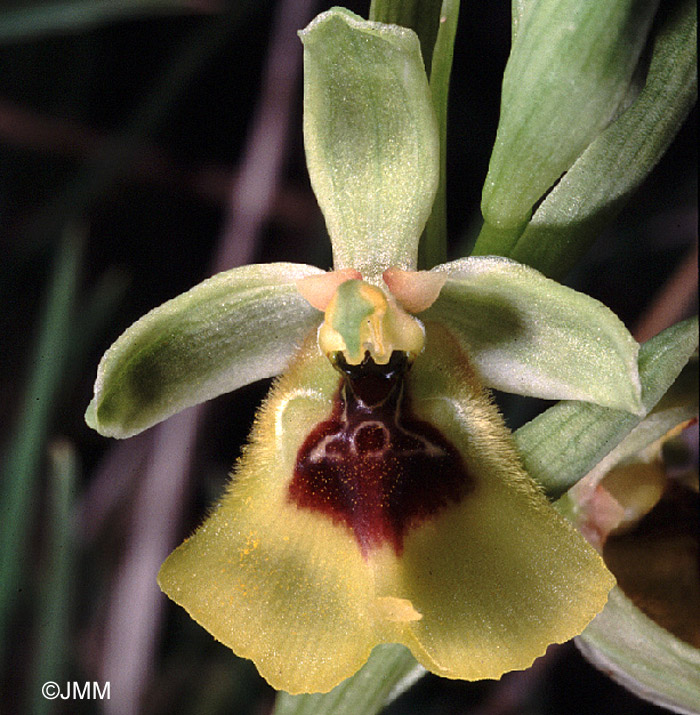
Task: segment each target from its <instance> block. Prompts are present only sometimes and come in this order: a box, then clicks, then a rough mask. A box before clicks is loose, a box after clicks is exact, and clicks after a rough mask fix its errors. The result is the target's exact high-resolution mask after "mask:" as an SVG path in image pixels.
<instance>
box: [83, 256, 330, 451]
mask: <svg viewBox="0 0 700 715" xmlns="http://www.w3.org/2000/svg"><path fill="white" fill-rule="evenodd" d="M319 273H322V271H320V270H319V269H318V268H314V267H312V266H305V265H301V264H296V263H271V264H265V265H253V266H243V267H242V268H234V269H233V270H230V271H226V272H224V273H219V274H218V275H216V276H214V277H213V278H210V279H209V280H206V281H204V282H203V283H200V284H199V285H198V286H195V287H194V288H192V289H191V290H189V291H187V293H183V294H182V295H180V296H178V297H177V298H174V299H173V300H170V301H168V302H167V303H164V304H163V305H161V306H160V307H159V308H155V309H154V310H152V311H151V312H150V313H148V314H147V315H145V316H144V317H143V318H141V319H140V320H138V321H137V322H136V323H134V325H132V326H131V327H130V328H129V329H128V330H127V331H126V332H125V333H124V334H123V335H122V336H121V337H120V338H119V339H118V340H117V341H116V342H115V343H114V345H112V347H111V348H110V349H109V350H108V351H107V352H106V353H105V355H104V357H103V358H102V360H101V362H100V365H99V367H98V369H97V380H96V382H95V397H94V399H93V400H92V402H91V403H90V406H89V407H88V411H87V414H86V416H85V417H86V420H87V422H88V424H89V425H90V426H91V427H93V428H94V429H96V430H97V431H98V432H100V433H101V434H104V435H106V436H109V437H129V436H131V435H133V434H136V433H137V432H140V431H142V430H144V429H146V428H147V427H150V426H151V425H154V424H156V423H157V422H160V421H161V420H164V419H165V418H166V417H169V416H170V415H172V414H175V413H176V412H179V411H180V410H182V409H184V408H185V407H189V406H191V405H195V404H197V403H199V402H204V401H205V400H208V399H211V398H212V397H216V396H217V395H220V394H222V393H224V392H230V391H232V390H235V389H237V388H238V387H241V386H242V385H246V384H248V383H250V382H254V381H255V380H260V379H262V378H265V377H271V376H273V375H276V374H278V373H279V372H281V371H282V370H283V369H284V367H285V365H286V363H287V361H288V360H289V358H290V357H291V355H292V354H293V352H294V350H295V349H296V347H297V345H298V344H299V343H300V342H301V340H302V338H303V337H304V336H305V335H306V333H308V332H309V331H310V330H311V329H313V327H314V326H315V325H317V324H318V323H319V322H320V321H321V319H322V314H321V312H320V311H318V310H316V309H315V308H312V307H311V306H310V305H309V304H308V303H307V302H306V300H304V298H302V297H301V295H299V293H298V292H297V290H296V287H295V281H296V280H298V279H300V278H303V277H305V276H308V275H313V274H319Z"/></svg>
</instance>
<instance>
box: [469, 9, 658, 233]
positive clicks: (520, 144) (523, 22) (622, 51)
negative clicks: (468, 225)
mask: <svg viewBox="0 0 700 715" xmlns="http://www.w3.org/2000/svg"><path fill="white" fill-rule="evenodd" d="M657 6H658V1H650V2H643V3H640V2H637V1H636V0H616V1H615V2H611V0H586V2H581V0H541V1H540V2H536V3H525V2H516V12H518V13H519V15H518V21H517V22H516V25H515V28H514V30H515V33H514V34H515V37H514V42H513V47H512V50H511V53H510V57H509V59H508V64H507V66H506V71H505V74H504V76H503V91H502V98H501V117H500V120H499V125H498V133H497V137H496V143H495V145H494V149H493V154H492V156H491V162H490V165H489V172H488V175H487V177H486V181H485V183H484V190H483V196H482V213H483V215H484V218H485V219H486V221H487V223H489V224H491V225H492V226H495V227H497V228H499V229H511V228H515V227H517V226H523V227H524V223H525V222H526V221H527V220H528V218H529V217H530V212H531V209H532V207H533V205H534V204H535V203H536V202H537V200H538V199H539V198H540V197H541V196H542V195H543V194H544V193H545V192H546V191H547V190H548V189H549V188H550V187H551V186H552V185H553V184H554V183H555V182H556V181H557V179H559V177H560V176H561V175H562V174H563V173H564V172H565V171H566V170H567V169H568V168H569V167H570V166H571V165H572V164H573V163H574V161H575V160H576V159H577V157H578V156H579V155H580V154H581V153H582V152H583V150H584V149H585V148H586V147H587V146H588V145H589V144H590V143H591V141H592V140H593V139H595V137H596V136H597V135H598V134H599V133H600V132H601V131H602V130H603V129H604V128H605V126H606V125H607V124H608V123H609V122H610V121H611V120H612V119H613V117H614V116H615V113H616V112H617V111H618V110H619V107H620V103H621V102H622V100H623V99H624V98H625V95H626V93H627V91H628V87H629V84H630V79H631V77H632V73H633V71H634V69H635V67H636V65H637V61H638V59H639V56H640V53H641V51H642V48H643V47H644V43H645V39H646V36H647V33H648V31H649V27H650V25H651V21H652V19H653V17H654V13H655V11H656V7H657Z"/></svg>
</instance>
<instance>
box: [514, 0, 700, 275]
mask: <svg viewBox="0 0 700 715" xmlns="http://www.w3.org/2000/svg"><path fill="white" fill-rule="evenodd" d="M664 10H665V8H664V7H662V9H661V10H660V14H661V17H660V18H659V29H658V32H657V33H656V35H655V38H654V44H653V54H652V58H651V65H650V67H649V71H648V74H647V79H646V84H645V86H644V88H643V89H642V91H641V93H640V94H639V96H638V97H637V99H636V101H635V102H634V104H633V105H632V106H631V107H630V108H629V109H627V111H625V112H624V113H623V114H621V115H620V117H619V118H618V119H617V120H616V121H615V122H613V123H612V124H611V125H610V126H608V127H607V128H606V129H605V130H604V131H603V133H602V134H601V135H600V136H598V137H597V138H596V139H595V140H594V141H593V143H592V144H591V145H590V146H589V147H588V148H587V149H586V151H584V153H583V154H582V155H581V156H580V157H579V159H578V160H577V161H576V163H575V164H574V165H573V166H572V167H571V169H570V170H569V171H568V172H567V173H566V174H565V175H564V176H563V178H562V179H561V181H560V182H559V183H558V184H557V185H556V186H555V187H554V188H553V189H552V191H551V193H550V194H549V195H548V196H547V197H546V198H545V200H544V201H543V202H542V204H541V205H540V207H539V208H538V209H537V211H536V212H535V215H534V216H533V217H532V220H531V221H530V223H529V224H528V226H527V228H526V229H525V231H524V233H523V234H522V235H521V236H520V237H519V239H518V240H517V243H516V244H515V246H514V247H513V249H512V250H511V251H510V252H509V253H508V255H509V256H510V257H511V258H514V259H515V260H517V261H521V262H523V263H527V264H528V265H531V266H534V267H535V268H537V269H538V270H541V271H542V272H543V273H545V274H547V275H549V276H551V277H554V278H561V277H563V276H564V275H566V274H567V273H568V271H569V270H570V269H571V268H572V267H573V266H574V265H575V263H576V262H577V261H578V259H579V258H580V257H581V256H582V255H583V253H584V252H585V251H586V249H587V248H588V247H589V245H590V244H591V243H592V242H593V240H594V239H595V238H596V236H597V235H598V234H599V233H600V231H601V229H602V228H603V227H604V226H605V225H606V223H608V222H609V221H610V220H611V219H612V218H613V217H614V216H615V214H616V213H617V212H618V211H619V210H620V208H621V207H622V206H623V204H624V203H625V202H626V201H627V200H628V199H629V197H630V195H631V194H632V193H633V192H634V191H635V189H636V188H637V187H638V186H639V185H640V184H641V182H642V181H643V180H644V178H645V177H646V176H647V175H648V173H649V172H650V171H651V169H652V168H653V167H654V166H655V165H656V163H657V162H658V161H659V159H660V158H661V156H662V155H663V153H664V152H665V151H666V149H667V148H668V145H669V144H670V143H671V140H672V139H673V137H674V136H675V134H676V132H677V131H678V128H679V127H680V125H681V123H682V122H683V120H684V119H685V117H686V116H687V114H688V112H689V111H690V108H691V107H692V106H693V103H694V102H695V99H696V95H697V6H696V4H695V2H694V1H693V0H688V1H684V2H680V3H675V4H672V7H671V8H670V11H669V12H665V11H664Z"/></svg>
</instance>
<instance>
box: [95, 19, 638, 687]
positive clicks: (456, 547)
mask: <svg viewBox="0 0 700 715" xmlns="http://www.w3.org/2000/svg"><path fill="white" fill-rule="evenodd" d="M300 34H301V37H302V40H303V43H304V62H305V64H304V68H305V98H304V135H305V144H306V151H307V163H308V168H309V173H310V176H311V182H312V186H313V189H314V191H315V194H316V196H317V199H318V202H319V204H320V206H321V210H322V211H323V214H324V217H325V220H326V225H327V228H328V232H329V234H330V238H331V242H332V247H333V270H332V271H330V272H326V271H323V270H321V269H320V268H316V267H313V266H309V265H302V264H295V263H275V264H268V265H251V266H243V267H240V268H235V269H233V270H230V271H226V272H224V273H220V274H218V275H216V276H214V277H212V278H210V279H209V280H206V281H204V282H203V283H201V284H200V285H198V286H196V287H194V288H192V289H191V290H190V291H188V292H186V293H184V294H183V295H181V296H179V297H177V298H175V299H173V300H171V301H169V302H167V303H165V304H164V305H162V306H160V307H158V308H156V309H154V310H153V311H151V312H150V313H148V314H147V315H146V316H144V317H143V318H141V319H140V320H139V321H137V322H136V323H135V324H134V325H133V326H132V327H130V328H129V329H128V330H127V331H126V332H125V333H124V334H123V335H122V336H121V337H120V338H119V339H118V340H117V341H116V342H115V344H114V345H113V346H112V347H111V348H110V349H109V350H108V351H107V353H106V354H105V356H104V357H103V359H102V361H101V363H100V365H99V368H98V375H97V381H96V384H95V396H94V399H93V401H92V402H91V404H90V406H89V408H88V412H87V415H86V419H87V421H88V423H89V424H90V425H91V426H92V427H93V428H95V429H96V430H97V431H99V432H100V433H102V434H104V435H108V436H112V437H120V438H124V437H129V436H131V435H133V434H136V433H137V432H139V431H141V430H144V429H147V428H148V427H150V426H151V425H153V424H156V423H157V422H159V421H161V420H163V419H166V418H167V417H169V416H170V415H172V414H174V413H176V412H178V411H179V410H182V409H184V408H185V407H188V406H190V405H194V404H197V403H199V402H202V401H204V400H208V399H211V398H213V397H215V396H217V395H219V394H222V393H225V392H228V391H231V390H235V389H237V388H238V387H241V386H242V385H245V384H248V383H250V382H253V381H255V380H259V379H262V378H267V377H271V376H277V375H280V377H278V378H277V379H276V381H275V382H274V383H273V386H272V388H271V391H270V393H269V396H268V397H267V399H266V400H265V402H264V404H263V406H262V407H261V408H260V411H259V413H258V416H257V419H256V422H255V425H254V427H253V431H252V435H251V437H250V441H249V444H248V446H247V447H246V449H245V451H244V454H243V456H242V458H241V459H240V461H239V462H238V464H237V465H236V467H235V470H234V473H233V477H232V480H231V483H230V486H229V488H228V489H227V491H226V493H225V494H224V495H223V496H222V497H221V499H220V500H219V502H218V503H217V504H216V505H215V506H214V508H213V509H212V511H211V513H210V515H209V516H208V517H207V519H206V521H205V522H204V524H203V525H202V526H201V527H200V528H199V529H198V530H197V531H196V532H195V533H194V535H193V536H191V537H190V538H189V539H187V540H186V541H185V542H184V543H183V544H182V545H181V546H180V547H179V548H178V549H176V550H175V551H174V552H173V553H172V554H171V555H170V557H169V558H168V559H167V560H166V562H165V563H164V565H163V566H162V568H161V571H160V574H159V577H158V578H159V583H160V586H161V588H162V589H163V590H164V591H165V593H166V594H167V595H168V596H169V597H170V598H172V599H173V600H174V601H176V602H177V603H178V604H180V605H181V606H183V607H184V608H185V609H186V610H187V611H188V612H189V614H190V615H191V616H192V618H194V619H195V620H196V621H197V622H198V623H200V624H201V625H202V626H204V627H205V628H206V629H207V630H208V631H210V632H211V633H212V635H213V636H214V637H215V638H217V639H218V640H220V641H221V642H222V643H224V644H226V645H227V646H229V647H230V648H231V649H232V650H233V651H234V652H235V653H237V654H238V655H240V656H242V657H245V658H250V659H252V660H253V661H254V662H255V664H256V666H257V668H258V670H259V671H260V673H261V674H262V675H263V676H264V677H265V678H266V679H267V680H268V681H269V682H270V683H271V684H272V685H273V686H274V687H275V688H277V689H281V690H286V691H288V692H291V693H299V692H319V691H328V690H330V689H331V688H333V687H334V686H335V685H336V684H337V683H339V682H340V681H342V680H343V679H344V678H347V677H348V676H350V675H352V674H353V673H354V672H355V671H357V670H358V668H360V667H361V666H362V664H363V663H364V662H365V661H366V660H367V658H368V656H369V654H370V652H371V650H372V649H373V648H374V647H375V646H376V645H378V644H380V643H383V642H396V643H403V644H404V645H405V646H407V647H408V648H409V649H410V650H411V652H412V653H413V655H414V656H415V657H416V659H417V660H418V661H419V662H420V663H421V664H422V665H423V666H425V667H426V668H427V669H428V670H430V671H432V672H434V673H437V674H438V675H441V676H444V677H449V678H462V679H469V680H476V679H482V678H498V677H500V676H501V675H502V674H503V673H504V672H507V671H510V670H514V669H523V668H526V667H528V666H529V665H530V664H531V663H532V662H533V660H534V659H535V658H537V657H538V656H540V655H542V654H543V653H544V651H545V650H546V648H547V646H548V645H549V644H551V643H557V642H562V641H566V640H568V639H570V638H572V637H573V636H575V635H577V634H579V633H581V632H582V631H583V629H584V628H585V627H586V625H587V624H588V623H589V622H590V621H591V620H592V619H593V618H594V616H595V615H596V614H597V613H599V612H600V611H601V610H602V608H603V606H604V605H605V603H606V600H607V598H608V593H609V591H610V589H611V588H612V587H613V585H614V583H615V581H614V578H613V577H612V575H611V574H610V573H609V572H608V570H607V569H606V568H605V566H604V564H603V562H602V560H601V558H600V556H599V555H598V553H597V552H596V551H595V549H593V548H592V547H591V546H590V545H588V544H587V542H586V541H585V540H584V539H583V538H582V537H581V536H580V534H579V533H578V532H577V531H576V530H575V528H574V527H573V526H572V525H571V524H570V523H569V522H568V521H567V520H566V519H564V518H563V517H562V516H561V515H560V514H559V513H558V512H557V511H556V510H555V509H554V508H552V506H551V505H550V503H549V502H548V500H547V499H546V497H545V496H544V493H543V492H542V490H541V489H540V488H539V487H538V486H537V484H536V483H535V481H534V480H533V479H532V477H531V476H530V475H529V474H528V473H527V472H525V470H524V468H523V467H522V465H521V463H520V459H519V456H518V454H517V451H516V449H515V446H514V443H513V441H512V439H511V436H510V433H509V432H508V430H507V429H506V427H505V425H504V423H503V420H502V418H501V416H500V415H499V413H498V411H497V409H496V407H495V405H494V404H493V402H492V400H491V398H490V396H489V393H488V391H487V387H493V388H497V389H499V390H504V391H508V392H513V393H518V394H521V395H528V396H533V397H540V398H547V399H564V400H580V401H585V402H590V403H594V404H597V405H603V406H607V407H614V408H617V409H622V410H626V411H628V412H630V413H634V414H642V413H643V409H644V408H643V406H642V403H641V398H640V381H639V374H638V370H637V353H638V345H637V343H636V342H635V341H634V340H633V338H632V337H631V336H630V334H629V333H628V332H627V330H626V329H625V328H624V326H623V325H622V323H621V322H620V321H619V320H618V319H617V318H616V316H615V315H614V314H613V313H612V312H611V311H610V310H608V309H607V308H606V307H605V306H603V305H602V304H601V303H599V302H597V301H595V300H593V299H592V298H590V297H587V296H585V295H583V294H580V293H577V292H576V291H574V290H572V289H570V288H567V287H564V286H562V285H560V284H559V283H557V282H555V281H553V280H550V279H548V278H546V277H544V276H543V275H542V274H540V273H538V272H537V271H535V270H534V269H532V268H529V267H527V266H525V265H521V264H519V263H516V262H514V261H512V260H508V259H505V258H499V257H495V256H476V257H471V258H464V259H459V260H455V261H452V262H448V263H445V264H442V265H438V266H436V267H434V268H433V269H431V270H427V271H419V270H417V267H418V265H417V256H418V244H419V239H420V236H421V232H422V231H423V228H424V226H425V223H426V221H427V219H428V216H429V215H430V212H431V208H432V204H433V198H434V195H435V191H436V187H437V183H438V171H439V168H438V164H439V159H438V156H439V139H438V130H437V125H436V121H435V118H434V114H433V109H432V105H431V98H430V90H429V87H428V83H427V80H426V76H425V71H424V67H423V63H422V60H421V55H420V48H419V43H418V40H417V38H416V36H415V35H414V34H413V33H412V32H411V31H410V30H407V29H404V28H400V27H397V26H393V25H384V24H380V23H375V22H367V21H364V20H362V19H360V18H358V17H357V16H355V15H353V14H352V13H350V12H348V11H345V10H342V9H334V10H331V11H329V12H327V13H324V14H322V15H320V16H318V17H317V18H316V19H315V20H314V21H313V22H312V23H311V24H310V25H309V26H308V28H306V30H304V31H303V32H302V33H300Z"/></svg>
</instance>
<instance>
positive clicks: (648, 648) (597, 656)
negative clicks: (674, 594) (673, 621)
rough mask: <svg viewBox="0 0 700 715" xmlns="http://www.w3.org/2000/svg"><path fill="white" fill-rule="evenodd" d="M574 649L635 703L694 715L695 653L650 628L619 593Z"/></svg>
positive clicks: (699, 690)
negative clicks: (626, 691)
mask: <svg viewBox="0 0 700 715" xmlns="http://www.w3.org/2000/svg"><path fill="white" fill-rule="evenodd" d="M576 644H577V645H578V647H579V648H580V649H581V651H582V652H583V654H584V655H585V656H586V658H588V659H589V660H590V661H591V662H592V663H593V664H594V665H596V666H597V667H598V668H600V669H601V670H603V672H605V673H607V674H608V675H610V676H611V677H612V678H614V679H615V680H616V681H618V682H619V683H621V684H622V685H624V686H625V687H626V688H628V689H629V690H631V691H632V692H633V693H636V694H637V695H639V696H640V697H643V698H646V699H647V700H651V701H652V702H654V703H656V704H657V705H660V706H662V707H666V708H670V709H672V710H675V711H676V712H683V713H697V712H698V703H700V650H698V649H697V648H693V646H691V645H690V644H688V643H685V642H683V641H682V640H680V639H679V638H676V637H675V636H673V635H672V634H671V633H669V632H668V631H667V630H665V629H664V628H662V627H661V626H659V625H657V624H656V623H654V621H652V620H651V619H650V618H648V617H647V616H645V615H644V613H642V611H640V610H639V609H638V608H637V607H636V606H635V605H634V603H632V601H630V600H629V599H628V598H627V597H626V596H625V595H624V594H623V593H622V591H621V590H620V589H619V588H617V587H616V588H614V589H613V590H612V592H611V593H610V599H609V601H608V604H607V605H606V606H605V608H604V609H603V612H602V613H600V614H599V615H598V616H597V617H596V619H595V620H594V621H593V622H592V623H591V624H590V625H589V626H588V628H586V630H585V631H584V632H583V634H582V635H581V636H579V637H578V638H577V639H576Z"/></svg>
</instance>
